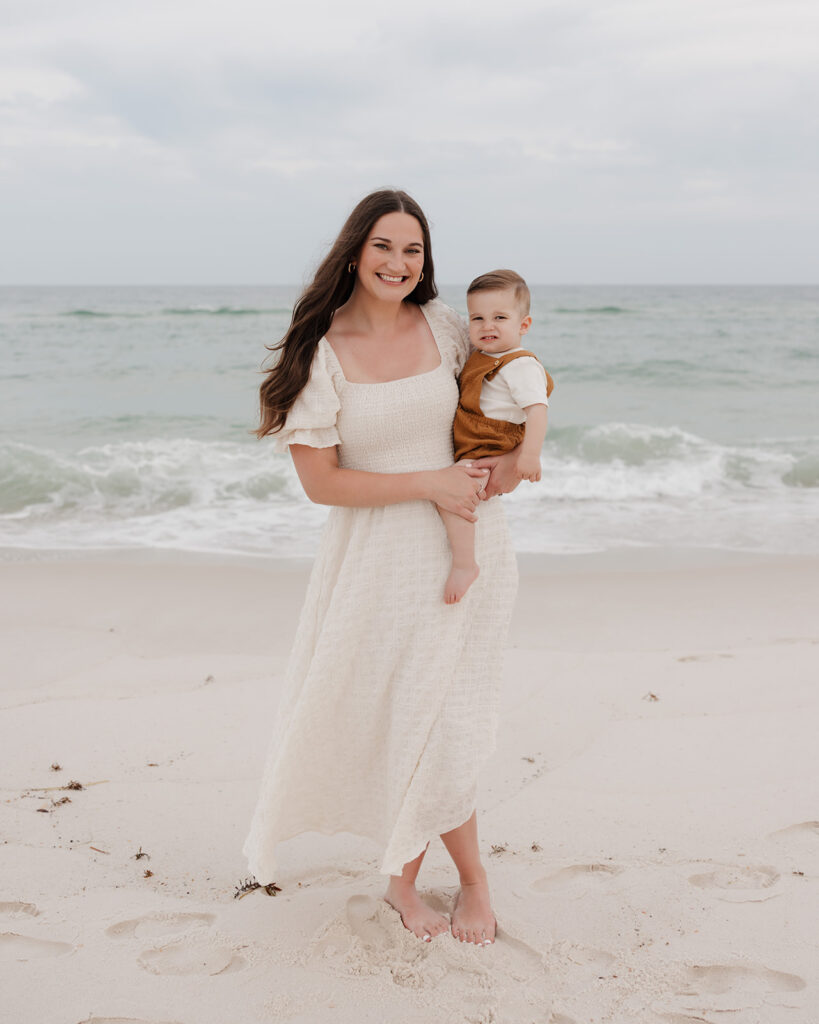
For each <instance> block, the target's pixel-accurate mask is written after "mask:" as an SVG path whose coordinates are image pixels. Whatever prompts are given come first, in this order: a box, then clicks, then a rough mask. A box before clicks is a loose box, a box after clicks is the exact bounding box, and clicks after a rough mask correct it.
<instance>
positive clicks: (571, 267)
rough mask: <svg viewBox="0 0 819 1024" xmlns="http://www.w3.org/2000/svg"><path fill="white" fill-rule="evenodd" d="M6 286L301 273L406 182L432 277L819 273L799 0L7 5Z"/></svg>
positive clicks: (807, 5)
mask: <svg viewBox="0 0 819 1024" xmlns="http://www.w3.org/2000/svg"><path fill="white" fill-rule="evenodd" d="M0 15H1V17H2V25H0V282H2V283H31V284H39V283H89V284H90V283H99V284H107V283H129V282H132V283H157V284H163V283H235V284H239V283H248V284H251V283H252V284H256V283H268V282H270V283H275V282H278V283H290V282H298V281H302V280H304V278H305V277H306V275H307V274H308V273H309V272H310V270H311V269H312V267H313V266H314V265H315V262H316V260H317V259H318V258H319V257H320V256H321V254H322V253H323V251H324V250H325V247H326V246H327V245H328V244H329V242H331V241H332V239H333V237H334V235H335V233H336V232H337V230H338V228H339V227H340V225H341V223H342V221H343V220H344V218H345V216H346V215H347V213H348V212H349V209H350V208H351V207H352V205H353V204H354V203H355V202H356V201H357V200H358V199H359V198H360V197H361V196H362V195H364V194H365V193H367V192H369V191H371V190H372V189H374V188H379V187H383V186H395V187H399V188H404V189H406V190H407V191H409V192H410V193H412V194H413V195H414V196H415V197H416V198H417V199H418V200H419V202H420V203H421V205H422V206H423V208H424V210H425V211H426V213H427V215H428V217H429V219H430V221H431V223H432V226H433V243H434V255H435V260H436V266H437V268H438V277H439V280H440V281H442V282H452V283H455V282H463V281H466V280H469V279H470V278H472V277H473V276H475V275H476V274H478V273H481V272H483V271H485V270H488V269H491V268H493V267H497V266H512V267H514V268H515V269H517V270H519V271H520V272H521V273H523V274H524V275H525V276H526V277H527V278H528V279H529V280H531V281H532V282H543V283H548V282H555V283H595V282H623V283H661V282H674V283H689V282H690V283H696V282H705V283H712V282H713V283H720V282H728V283H733V282H748V283H758V282H771V283H787V282H794V283H804V282H808V283H810V282H816V281H817V278H818V277H819V274H817V270H819V258H818V257H817V252H819V244H818V243H817V234H818V233H819V4H816V3H815V0H799V2H789V0H765V2H757V0H748V2H729V0H672V2H665V0H645V2H611V3H604V2H588V0H567V2H563V0H556V2H549V0H538V2H526V0H509V2H506V3H504V2H499V0H493V2H491V3H490V2H485V0H470V2H461V0H455V2H453V0H437V2H430V0H412V2H411V3H408V4H389V3H384V2H382V3H378V4H374V3H364V2H362V0H333V2H331V3H317V2H314V0H306V2H299V0H293V2H292V3H288V4H286V5H284V4H281V3H279V2H277V0H264V2H262V0H230V2H207V0H160V2H155V0H132V2H130V3H125V2H120V0H24V2H12V3H9V2H6V0H0Z"/></svg>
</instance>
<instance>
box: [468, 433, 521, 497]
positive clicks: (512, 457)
mask: <svg viewBox="0 0 819 1024" xmlns="http://www.w3.org/2000/svg"><path fill="white" fill-rule="evenodd" d="M519 453H520V445H518V446H517V448H513V449H512V450H511V451H510V452H504V454H503V455H487V456H485V457H484V458H482V459H474V460H473V462H472V465H473V466H477V467H483V468H485V469H489V470H491V472H490V474H489V482H488V483H487V485H486V490H485V491H484V492H483V494H482V495H481V498H482V499H483V498H494V497H495V495H496V494H508V493H509V492H510V491H514V489H515V488H516V487H517V485H518V484H519V483H520V482H521V480H522V479H523V477H522V476H521V474H520V473H519V471H518V467H517V462H518V455H519Z"/></svg>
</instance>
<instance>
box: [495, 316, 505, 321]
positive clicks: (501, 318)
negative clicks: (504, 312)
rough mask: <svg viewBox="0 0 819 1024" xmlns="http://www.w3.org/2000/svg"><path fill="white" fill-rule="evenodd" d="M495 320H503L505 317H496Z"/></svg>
mask: <svg viewBox="0 0 819 1024" xmlns="http://www.w3.org/2000/svg"><path fill="white" fill-rule="evenodd" d="M495 319H496V320H505V319H506V317H505V316H496V317H495Z"/></svg>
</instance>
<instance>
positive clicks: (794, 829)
mask: <svg viewBox="0 0 819 1024" xmlns="http://www.w3.org/2000/svg"><path fill="white" fill-rule="evenodd" d="M791 837H793V838H795V839H803V838H815V839H819V821H800V822H799V823H798V824H797V825H788V827H787V828H780V829H777V830H776V832H771V834H770V838H771V839H789V838H791Z"/></svg>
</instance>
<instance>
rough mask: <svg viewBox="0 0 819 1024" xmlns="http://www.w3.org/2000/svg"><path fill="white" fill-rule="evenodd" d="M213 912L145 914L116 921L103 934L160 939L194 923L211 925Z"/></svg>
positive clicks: (175, 933)
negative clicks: (127, 919)
mask: <svg viewBox="0 0 819 1024" xmlns="http://www.w3.org/2000/svg"><path fill="white" fill-rule="evenodd" d="M215 920H216V918H215V915H214V914H145V915H144V917H135V918H132V919H131V920H130V921H118V922H117V924H112V925H111V927H110V928H106V929H105V934H106V935H107V936H108V937H109V938H111V939H119V938H122V937H124V936H128V937H131V936H136V937H137V938H139V939H161V938H162V937H163V936H165V935H179V934H180V933H181V932H185V931H188V930H189V929H190V928H193V927H195V926H196V925H203V926H204V925H208V926H209V925H212V924H213V922H214V921H215Z"/></svg>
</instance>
